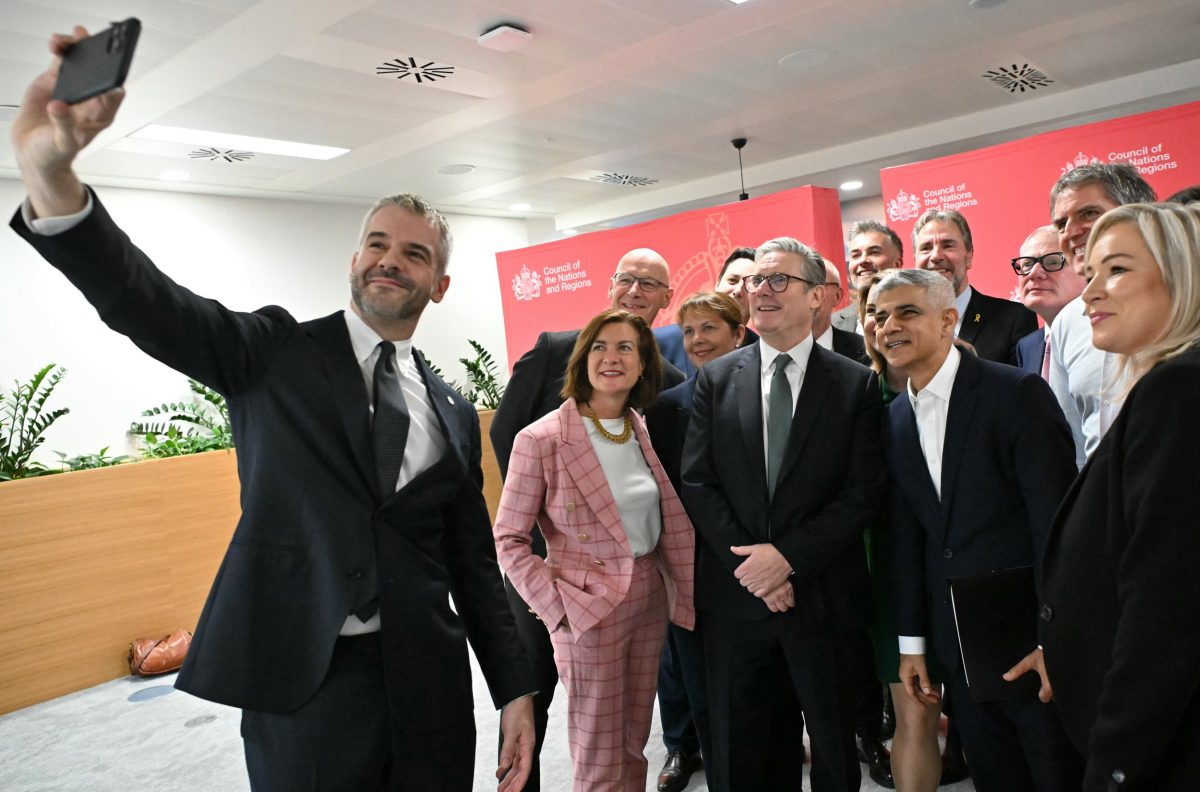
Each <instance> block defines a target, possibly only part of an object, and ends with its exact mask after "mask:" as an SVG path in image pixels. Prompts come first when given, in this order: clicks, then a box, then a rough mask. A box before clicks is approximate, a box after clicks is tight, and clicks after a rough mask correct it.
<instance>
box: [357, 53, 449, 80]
mask: <svg viewBox="0 0 1200 792" xmlns="http://www.w3.org/2000/svg"><path fill="white" fill-rule="evenodd" d="M375 73H376V74H378V75H380V76H381V77H392V76H395V78H396V79H397V80H403V79H404V78H405V77H412V78H413V79H414V80H416V81H417V83H418V84H420V83H423V82H435V81H437V80H442V79H445V78H446V77H449V76H450V75H452V74H454V67H453V66H439V65H437V64H436V63H434V62H433V61H429V62H428V63H417V59H416V58H403V57H401V58H393V59H392V60H390V61H384V62H383V63H381V64H379V65H378V66H376V67H375Z"/></svg>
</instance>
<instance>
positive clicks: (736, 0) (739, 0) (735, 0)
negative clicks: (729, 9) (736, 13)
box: [729, 0, 746, 5]
mask: <svg viewBox="0 0 1200 792" xmlns="http://www.w3.org/2000/svg"><path fill="white" fill-rule="evenodd" d="M729 2H731V3H733V4H734V5H741V4H742V3H744V2H746V0H729Z"/></svg>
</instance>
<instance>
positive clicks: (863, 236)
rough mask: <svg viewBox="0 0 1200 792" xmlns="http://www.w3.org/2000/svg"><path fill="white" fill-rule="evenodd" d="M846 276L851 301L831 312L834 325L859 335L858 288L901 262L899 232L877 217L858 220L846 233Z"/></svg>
mask: <svg viewBox="0 0 1200 792" xmlns="http://www.w3.org/2000/svg"><path fill="white" fill-rule="evenodd" d="M846 240H847V243H848V244H847V250H846V280H847V282H848V285H849V287H850V304H849V305H847V306H846V307H845V308H842V309H841V310H840V311H838V312H837V313H835V314H834V315H833V326H834V327H836V328H837V329H839V330H845V331H847V332H849V333H858V334H859V335H862V322H860V321H859V319H858V289H859V286H860V284H861V283H862V282H863V281H865V280H866V279H867V278H869V277H870V276H871V275H873V274H874V273H876V272H882V271H884V270H887V269H893V268H896V267H903V266H904V243H903V242H901V241H900V235H899V234H897V233H896V232H895V231H893V230H892V229H890V228H888V227H887V226H885V225H884V224H883V223H880V222H879V221H877V220H858V221H856V222H855V223H854V225H852V226H850V233H849V234H848V235H847V236H846Z"/></svg>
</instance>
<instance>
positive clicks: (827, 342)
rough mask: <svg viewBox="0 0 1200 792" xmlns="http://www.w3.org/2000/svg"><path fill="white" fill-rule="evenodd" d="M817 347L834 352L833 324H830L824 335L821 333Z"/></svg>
mask: <svg viewBox="0 0 1200 792" xmlns="http://www.w3.org/2000/svg"><path fill="white" fill-rule="evenodd" d="M817 345H818V346H822V347H824V348H826V349H828V350H829V351H830V352H832V351H833V325H832V324H830V325H829V327H826V328H825V332H824V333H821V336H820V338H818V339H817Z"/></svg>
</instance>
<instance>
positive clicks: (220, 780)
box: [0, 668, 974, 792]
mask: <svg viewBox="0 0 1200 792" xmlns="http://www.w3.org/2000/svg"><path fill="white" fill-rule="evenodd" d="M474 673H475V679H474V685H475V700H476V701H477V702H481V703H482V704H483V706H477V707H476V713H475V714H476V724H477V729H478V734H479V740H478V743H477V748H476V760H475V789H476V790H489V789H495V786H496V781H495V777H494V773H495V761H494V757H495V745H496V742H495V739H496V738H495V735H496V728H497V725H498V722H499V717H498V715H497V713H495V712H493V711H492V710H491V709H490V706H488V705H487V702H489V701H490V699H489V697H488V695H487V690H486V687H485V686H484V683H483V679H482V676H481V675H480V673H479V669H478V668H474ZM173 682H174V677H173V676H171V677H164V678H159V679H153V680H142V679H135V678H132V677H129V678H124V679H117V680H114V681H112V682H107V683H105V684H103V685H97V686H96V687H93V688H89V689H87V690H81V691H79V692H77V693H72V694H71V695H68V696H63V697H62V698H58V699H54V700H53V701H47V702H45V703H42V704H38V705H36V706H33V707H29V708H27V709H23V710H19V711H17V712H13V713H10V714H8V715H4V716H2V717H0V790H4V792H130V791H131V790H149V789H177V790H186V791H187V792H193V791H195V792H249V789H250V785H249V783H248V782H247V781H246V765H245V761H244V760H243V758H242V744H241V738H240V737H239V735H238V722H239V719H240V713H239V711H238V710H236V709H231V708H229V707H224V706H221V705H219V704H212V703H210V702H207V701H203V700H201V699H198V698H194V697H192V696H189V695H188V694H186V693H182V692H180V691H177V690H175V689H174V688H173V687H172V683H173ZM559 692H560V693H561V688H560V689H559ZM563 698H564V697H563V696H561V695H558V696H555V699H554V704H553V705H552V706H551V709H550V725H549V727H548V729H547V738H546V745H545V747H544V749H543V751H542V779H543V783H542V788H543V789H545V790H546V791H547V792H560V790H561V791H562V792H566V791H567V790H570V788H571V760H570V756H569V755H568V752H567V737H566V734H567V728H566V707H565V704H564V701H563ZM646 757H647V759H648V760H649V763H650V776H651V777H650V779H649V782H648V785H647V789H651V790H652V789H654V776H656V775H657V773H658V769H659V768H660V767H661V766H662V763H663V761H664V760H665V758H666V749H665V748H663V745H662V731H661V729H660V727H659V724H658V716H657V713H655V722H654V727H653V731H652V732H651V735H650V743H649V745H647V746H646ZM863 776H864V782H863V786H862V789H863V790H879V789H881V787H879V786H878V785H876V784H874V783H873V782H871V781H870V780H869V779H867V778H866V773H865V771H864V774H863ZM804 788H805V790H808V784H807V779H806V783H805V786H804ZM706 789H707V786H705V784H704V780H703V775H702V774H696V775H695V776H693V777H692V781H691V783H690V784H689V785H688V787H687V790H688V792H697V791H698V790H706ZM942 789H943V790H945V792H973V790H974V786H973V785H972V784H971V783H970V782H969V781H967V782H963V783H961V784H955V785H953V786H948V787H942Z"/></svg>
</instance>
